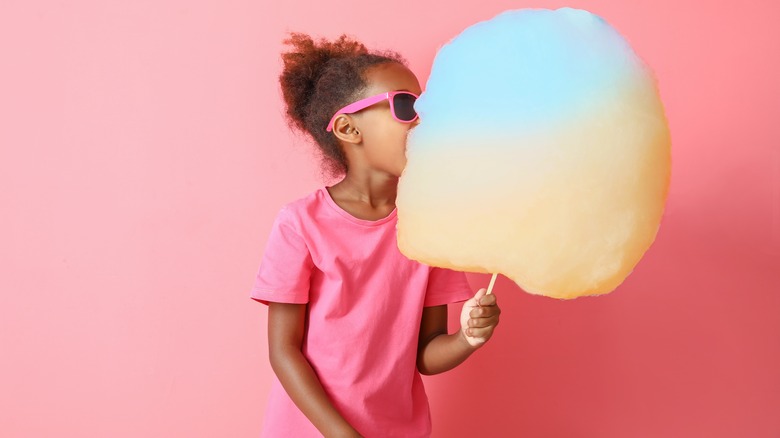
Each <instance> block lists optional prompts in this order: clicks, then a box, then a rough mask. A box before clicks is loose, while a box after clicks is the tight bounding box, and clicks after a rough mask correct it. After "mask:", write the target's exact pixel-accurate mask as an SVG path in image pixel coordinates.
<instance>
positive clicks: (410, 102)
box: [393, 93, 417, 122]
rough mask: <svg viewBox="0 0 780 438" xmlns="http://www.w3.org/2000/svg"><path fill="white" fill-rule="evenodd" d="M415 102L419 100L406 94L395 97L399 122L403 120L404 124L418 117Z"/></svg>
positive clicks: (394, 105)
mask: <svg viewBox="0 0 780 438" xmlns="http://www.w3.org/2000/svg"><path fill="white" fill-rule="evenodd" d="M415 100H417V98H416V97H414V96H412V95H411V94H406V93H399V94H396V95H395V96H393V108H394V109H395V116H396V117H398V120H403V121H404V122H411V121H412V120H414V118H415V117H416V116H417V111H415V110H414V101H415Z"/></svg>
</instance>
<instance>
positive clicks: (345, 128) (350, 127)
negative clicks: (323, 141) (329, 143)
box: [333, 114, 363, 144]
mask: <svg viewBox="0 0 780 438" xmlns="http://www.w3.org/2000/svg"><path fill="white" fill-rule="evenodd" d="M333 134H335V135H336V138H338V139H339V140H341V141H343V142H345V143H352V144H359V143H361V142H362V141H363V136H362V135H361V134H360V131H359V130H358V129H357V126H355V120H354V119H353V118H352V117H350V116H349V115H348V114H341V115H339V116H338V117H336V120H335V121H334V122H333Z"/></svg>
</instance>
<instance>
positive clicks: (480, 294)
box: [474, 287, 487, 306]
mask: <svg viewBox="0 0 780 438" xmlns="http://www.w3.org/2000/svg"><path fill="white" fill-rule="evenodd" d="M486 293H487V289H485V288H484V287H483V288H482V289H480V290H478V291H477V293H476V294H475V295H474V303H475V304H476V305H477V306H479V305H480V304H479V301H480V300H481V299H482V298H483V297H484V296H485V294H486Z"/></svg>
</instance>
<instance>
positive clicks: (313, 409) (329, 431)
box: [271, 348, 360, 437]
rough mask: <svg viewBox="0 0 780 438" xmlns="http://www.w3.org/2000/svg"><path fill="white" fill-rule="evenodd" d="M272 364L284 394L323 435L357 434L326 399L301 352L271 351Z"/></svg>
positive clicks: (288, 350) (287, 349) (351, 435)
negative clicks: (285, 392) (285, 393)
mask: <svg viewBox="0 0 780 438" xmlns="http://www.w3.org/2000/svg"><path fill="white" fill-rule="evenodd" d="M271 367H272V368H273V370H274V373H276V376H277V377H278V378H279V382H281V384H282V386H283V387H284V389H285V391H287V394H288V395H289V396H290V398H291V399H292V401H293V402H294V403H295V405H296V406H298V409H300V410H301V412H303V414H304V415H306V417H307V418H308V419H309V421H311V422H312V424H314V426H315V427H316V428H317V429H318V430H319V431H320V433H322V434H323V435H324V436H326V437H359V436H360V434H359V433H358V432H357V431H356V430H355V429H353V428H352V426H350V425H349V423H347V421H346V420H345V419H344V417H342V416H341V414H340V413H339V412H338V411H337V410H336V408H335V407H334V406H333V403H332V402H331V401H330V399H329V398H328V395H327V394H326V393H325V390H324V389H323V387H322V383H320V381H319V379H318V378H317V375H316V374H315V373H314V370H313V369H312V367H311V364H309V361H308V360H306V357H304V355H303V353H301V351H300V350H299V349H296V348H284V349H281V351H277V352H273V353H272V354H271Z"/></svg>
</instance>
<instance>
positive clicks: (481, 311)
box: [417, 289, 501, 375]
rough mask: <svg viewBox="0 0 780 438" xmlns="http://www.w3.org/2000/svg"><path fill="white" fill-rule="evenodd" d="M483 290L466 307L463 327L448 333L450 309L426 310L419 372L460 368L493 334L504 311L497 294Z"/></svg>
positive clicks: (421, 326)
mask: <svg viewBox="0 0 780 438" xmlns="http://www.w3.org/2000/svg"><path fill="white" fill-rule="evenodd" d="M484 292H485V289H480V290H479V291H478V292H477V294H476V295H475V296H474V298H471V299H470V300H468V301H466V303H464V304H463V310H462V311H461V317H460V321H461V328H460V330H458V331H457V332H455V333H452V334H447V306H446V305H442V306H433V307H425V308H423V314H422V321H421V324H420V338H419V341H418V349H417V369H418V370H419V371H420V373H422V374H426V375H431V374H439V373H443V372H445V371H449V370H451V369H453V368H455V367H456V366H458V365H460V364H461V363H462V362H463V361H464V360H466V359H467V358H468V357H469V356H470V355H471V353H473V352H474V351H476V350H477V349H478V348H480V347H481V346H482V345H484V343H485V342H487V341H488V339H490V337H491V336H492V335H493V330H494V329H495V327H496V325H498V316H499V314H500V313H501V309H499V308H498V305H497V304H496V296H495V295H494V294H490V295H485V294H484Z"/></svg>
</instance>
